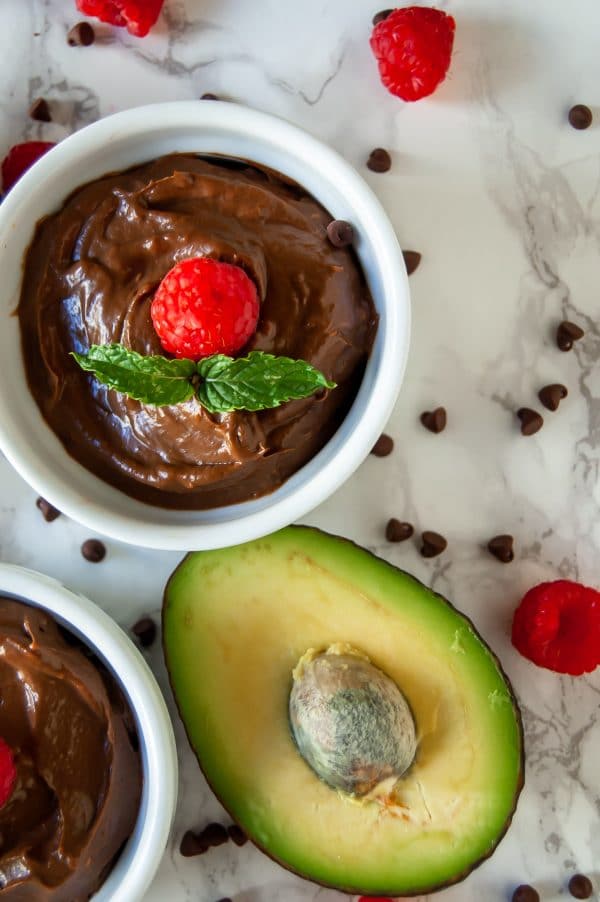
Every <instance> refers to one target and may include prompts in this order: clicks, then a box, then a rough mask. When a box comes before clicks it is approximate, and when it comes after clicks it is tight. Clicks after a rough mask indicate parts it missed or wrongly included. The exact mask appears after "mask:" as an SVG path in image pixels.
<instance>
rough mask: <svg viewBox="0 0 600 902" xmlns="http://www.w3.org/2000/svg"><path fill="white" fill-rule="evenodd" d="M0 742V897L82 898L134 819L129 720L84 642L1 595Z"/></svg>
mask: <svg viewBox="0 0 600 902" xmlns="http://www.w3.org/2000/svg"><path fill="white" fill-rule="evenodd" d="M0 736H1V737H2V738H3V739H4V740H5V741H6V742H7V743H8V745H9V747H10V748H11V750H12V753H13V755H14V762H15V766H16V770H17V779H16V785H15V788H14V790H13V792H12V795H11V796H10V798H9V800H8V802H7V803H6V804H5V805H4V806H3V807H2V808H0V899H1V900H2V902H13V900H14V902H29V900H31V902H80V900H85V899H89V897H90V896H91V895H92V894H93V893H94V892H95V891H96V890H97V889H98V887H99V886H100V884H101V883H102V882H103V880H104V879H105V877H106V876H107V874H108V872H109V870H110V868H111V866H112V864H113V862H114V861H115V858H116V856H117V855H118V853H119V851H120V849H121V847H122V846H123V844H124V843H125V842H126V840H127V839H128V837H129V836H130V835H131V833H132V831H133V829H134V825H135V822H136V820H137V816H138V809H139V804H140V796H141V787H142V771H141V763H140V756H139V752H138V743H137V734H136V732H135V726H134V723H133V717H132V714H131V711H130V709H129V707H128V706H127V703H126V702H125V699H124V697H123V694H122V692H121V690H120V689H119V687H118V685H117V683H116V682H115V680H114V678H113V677H112V676H111V675H110V674H109V673H108V671H107V670H106V669H105V668H104V667H103V666H102V665H101V664H100V662H99V661H97V660H96V659H94V658H92V657H91V656H90V653H89V652H88V650H87V648H86V647H85V646H82V645H81V644H80V643H79V642H78V641H77V640H76V639H75V638H74V637H72V636H70V635H69V634H65V632H64V631H63V630H62V629H61V628H60V627H59V626H58V624H57V623H56V622H55V621H54V620H53V619H52V618H51V617H50V616H49V615H48V614H47V613H46V612H45V611H43V610H41V609H39V608H36V607H33V606H31V605H28V604H25V603H23V602H20V601H15V600H12V599H9V598H1V599H0Z"/></svg>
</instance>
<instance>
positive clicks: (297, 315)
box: [18, 154, 377, 509]
mask: <svg viewBox="0 0 600 902" xmlns="http://www.w3.org/2000/svg"><path fill="white" fill-rule="evenodd" d="M331 219H332V217H331V216H330V215H329V214H328V213H327V211H326V210H325V209H324V208H323V207H322V206H321V205H320V204H319V203H318V202H317V201H316V200H315V199H314V198H313V197H311V196H310V195H309V194H308V193H307V192H306V191H305V190H304V189H303V188H301V187H300V186H299V185H297V184H296V183H294V182H292V181H290V180H289V179H287V178H286V177H285V176H283V175H281V174H279V173H277V172H274V171H272V170H269V169H266V168H263V167H260V166H258V165H254V164H249V163H244V162H242V161H234V160H227V159H226V158H212V157H211V158H203V159H202V158H199V157H197V156H194V155H187V154H175V155H171V156H166V157H162V158H160V159H158V160H155V161H153V162H150V163H146V164H144V165H142V166H138V167H136V168H134V169H131V170H129V171H127V172H121V173H116V174H111V175H108V176H105V177H104V178H100V179H97V180H96V181H93V182H90V183H89V184H87V185H84V186H83V187H82V188H79V189H78V190H77V191H75V193H74V194H72V195H71V197H70V198H69V199H68V200H67V201H66V203H65V205H64V207H63V208H62V210H60V211H59V212H58V213H55V214H53V215H51V216H49V217H47V218H46V219H44V220H43V221H42V222H40V223H39V225H38V227H37V229H36V233H35V236H34V239H33V241H32V244H31V246H30V248H29V250H28V252H27V255H26V258H25V273H24V280H23V288H22V293H21V299H20V303H19V307H18V315H19V319H20V324H21V334H22V344H23V354H24V361H25V367H26V371H27V378H28V381H29V386H30V389H31V392H32V393H33V396H34V398H35V400H36V402H37V404H38V405H39V407H40V409H41V412H42V414H43V416H44V417H45V419H46V420H47V422H48V424H49V425H50V427H51V428H52V429H53V430H54V432H55V433H56V434H57V436H58V437H59V439H60V440H61V442H62V443H63V445H64V446H65V448H66V449H67V451H68V452H69V453H70V454H71V455H72V456H73V457H74V458H75V459H76V460H78V461H79V462H80V463H81V464H83V465H84V466H85V467H87V468H88V469H89V470H91V471H92V472H93V473H94V474H96V475H98V476H100V477H101V478H102V479H104V480H106V481H107V482H109V483H111V484H112V485H114V486H116V487H118V488H119V489H121V490H122V491H124V492H126V493H128V494H129V495H132V496H134V497H135V498H138V499H140V500H142V501H145V502H147V503H151V504H155V505H159V506H164V507H173V508H187V509H202V508H210V507H217V506H221V505H226V504H233V503H236V502H240V501H246V500H249V499H251V498H256V497H258V496H261V495H263V494H265V493H267V492H271V491H272V490H274V489H275V488H277V487H278V486H280V485H281V484H282V483H283V482H284V481H285V480H286V479H287V478H288V477H289V476H291V475H292V474H293V473H294V472H295V471H297V470H298V469H299V468H300V467H301V466H302V465H303V464H305V463H306V462H307V461H308V460H309V459H310V458H311V457H313V456H314V455H315V454H316V453H317V452H318V451H319V450H320V449H321V448H322V447H323V445H324V444H325V443H326V442H327V441H328V440H329V438H330V437H331V436H332V435H333V433H334V432H335V431H336V429H337V428H338V426H339V425H340V423H341V422H342V420H343V418H344V416H345V415H346V413H347V411H348V409H349V407H350V405H351V404H352V401H353V400H354V397H355V395H356V392H357V390H358V387H359V385H360V381H361V378H362V375H363V371H364V367H365V364H366V360H367V357H368V354H369V352H370V349H371V345H372V341H373V337H374V334H375V330H376V326H377V315H376V313H375V309H374V306H373V302H372V300H371V297H370V295H369V291H368V289H367V286H366V283H365V280H364V277H363V274H362V271H361V269H360V267H359V265H358V262H357V259H356V257H355V254H354V252H353V250H352V248H351V247H334V246H333V245H332V243H331V242H330V241H329V240H328V238H327V226H328V225H329V224H330V222H331ZM202 256H208V257H211V258H213V259H217V260H220V261H224V262H228V263H234V264H237V265H239V266H241V267H242V268H243V269H244V270H245V271H246V273H247V274H248V275H249V276H250V277H251V278H252V279H253V280H254V282H255V283H256V285H257V288H258V292H259V297H260V301H261V312H260V317H259V321H258V327H257V331H256V333H255V334H254V336H253V337H252V338H251V339H250V342H249V343H248V344H247V345H246V346H245V348H244V349H243V353H246V352H248V351H251V350H259V351H266V352H270V353H272V354H277V355H286V356H288V357H292V358H296V359H302V360H306V361H308V362H309V363H311V364H312V365H313V366H315V367H316V368H318V369H319V370H321V371H322V372H323V373H324V375H325V376H326V377H327V379H329V380H331V381H333V382H335V383H337V388H335V389H333V390H323V391H321V392H319V393H318V394H316V395H314V396H312V397H310V398H305V399H303V400H296V401H290V402H288V403H286V404H283V405H282V406H280V407H277V408H274V409H269V410H262V411H259V412H255V413H251V412H248V411H236V412H233V413H225V414H210V413H208V412H207V411H206V410H205V409H204V408H202V407H201V405H200V403H199V402H198V401H197V400H196V399H192V400H190V401H187V402H185V403H182V404H179V405H174V406H169V407H153V406H151V405H146V404H143V403H140V402H138V401H135V400H133V399H131V398H129V397H127V396H125V395H123V394H120V393H118V392H116V391H114V390H111V389H109V388H108V387H107V386H105V385H103V384H101V383H100V382H98V381H97V380H95V379H94V377H93V376H91V375H89V374H86V373H84V372H82V370H81V369H80V368H79V367H78V366H77V364H76V363H75V361H74V360H73V359H72V358H71V357H70V356H69V354H70V352H71V351H76V352H78V353H82V354H85V353H87V351H88V350H89V348H90V346H92V345H95V344H97V345H102V344H109V343H113V342H118V343H121V344H123V345H125V346H126V347H128V348H131V349H133V350H134V351H138V352H139V353H141V354H145V355H152V354H164V351H163V349H162V347H161V344H160V342H159V339H158V336H157V335H156V333H155V331H154V329H153V326H152V321H151V317H150V305H151V302H152V298H153V295H154V293H155V291H156V289H157V287H158V285H159V284H160V282H161V280H162V279H163V278H164V276H165V275H166V274H167V272H169V270H170V269H171V268H172V267H173V266H174V265H175V264H177V263H178V262H180V261H181V260H184V259H187V258H191V257H202Z"/></svg>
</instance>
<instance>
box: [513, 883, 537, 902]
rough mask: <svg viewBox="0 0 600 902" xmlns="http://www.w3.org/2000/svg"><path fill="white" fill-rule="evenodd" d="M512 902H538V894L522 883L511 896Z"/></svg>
mask: <svg viewBox="0 0 600 902" xmlns="http://www.w3.org/2000/svg"><path fill="white" fill-rule="evenodd" d="M512 902H540V894H539V893H538V891H537V890H536V889H534V888H533V887H532V886H529V884H528V883H522V884H521V886H518V887H517V888H516V890H515V891H514V893H513V894H512Z"/></svg>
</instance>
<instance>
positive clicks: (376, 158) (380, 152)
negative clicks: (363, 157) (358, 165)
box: [367, 147, 392, 172]
mask: <svg viewBox="0 0 600 902" xmlns="http://www.w3.org/2000/svg"><path fill="white" fill-rule="evenodd" d="M391 168H392V158H391V156H390V155H389V153H388V151H387V150H386V149H385V148H384V147H376V148H375V150H372V151H371V153H370V154H369V159H368V160H367V169H370V170H371V172H389V170H390V169H391Z"/></svg>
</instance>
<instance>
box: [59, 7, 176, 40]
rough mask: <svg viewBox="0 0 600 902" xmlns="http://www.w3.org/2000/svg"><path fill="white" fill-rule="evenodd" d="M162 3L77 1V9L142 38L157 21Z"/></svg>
mask: <svg viewBox="0 0 600 902" xmlns="http://www.w3.org/2000/svg"><path fill="white" fill-rule="evenodd" d="M163 3H164V0H77V9H78V10H79V12H80V13H83V14H84V15H86V16H95V18H96V19H100V21H101V22H108V24H109V25H118V26H120V27H121V28H127V31H128V32H129V33H130V34H133V35H135V37H136V38H143V37H144V35H146V34H148V32H149V31H150V29H151V28H152V26H153V25H154V23H155V22H156V20H157V19H158V16H159V13H160V11H161V9H162V5H163Z"/></svg>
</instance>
